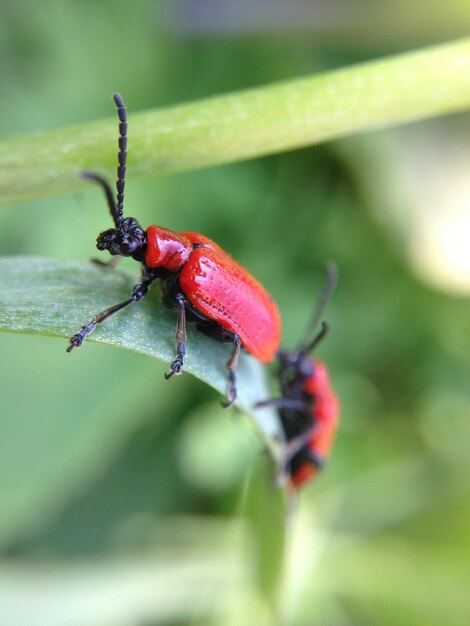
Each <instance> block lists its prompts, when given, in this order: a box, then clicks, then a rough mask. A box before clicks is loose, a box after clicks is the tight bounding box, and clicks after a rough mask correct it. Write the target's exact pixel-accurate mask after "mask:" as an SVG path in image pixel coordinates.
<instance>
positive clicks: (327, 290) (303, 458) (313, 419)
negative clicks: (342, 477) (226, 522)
mask: <svg viewBox="0 0 470 626" xmlns="http://www.w3.org/2000/svg"><path fill="white" fill-rule="evenodd" d="M336 274H337V272H336V266H335V265H334V264H332V263H329V264H328V266H327V280H326V283H325V286H324V288H323V292H322V294H321V296H320V299H319V301H318V303H317V306H316V307H315V311H314V313H313V316H312V319H311V321H310V324H309V326H308V328H307V332H306V338H305V339H304V341H302V344H301V346H300V347H299V348H298V349H297V350H290V351H287V350H280V351H279V354H278V359H279V371H278V374H277V378H278V381H279V386H280V391H281V397H280V398H271V399H269V400H264V401H262V402H258V403H257V406H259V407H260V406H269V405H271V406H276V407H277V408H278V411H279V417H280V420H281V424H282V428H283V430H284V435H285V438H286V444H285V451H284V455H283V459H282V467H281V468H280V472H279V476H278V478H279V481H280V482H283V481H284V480H285V479H286V478H287V480H288V481H289V483H290V485H291V486H292V487H294V488H296V489H297V488H299V487H301V486H302V485H303V484H304V483H306V482H308V481H309V480H310V479H312V478H313V477H314V476H315V475H316V474H317V472H318V470H319V469H321V468H322V467H323V466H324V464H325V462H326V461H327V459H328V457H329V455H330V452H331V448H332V447H333V443H334V439H335V435H336V430H337V427H338V421H339V401H338V398H337V396H336V394H335V392H334V390H333V387H332V384H331V381H330V375H329V373H328V369H327V367H326V366H325V364H324V363H323V362H322V361H319V360H318V359H314V358H313V357H312V356H311V353H312V351H313V350H314V349H315V348H316V346H318V344H319V343H320V341H321V340H322V339H323V338H324V337H325V335H326V333H327V332H328V328H329V327H328V325H327V324H326V322H323V323H322V328H321V330H320V332H319V333H318V334H316V335H315V336H314V337H313V339H308V336H309V335H310V334H311V332H312V330H313V329H314V328H315V327H316V325H317V323H318V321H319V318H320V316H321V314H322V311H323V308H324V306H325V304H326V301H327V299H328V298H329V296H330V294H331V292H332V290H333V288H334V286H335V283H336Z"/></svg>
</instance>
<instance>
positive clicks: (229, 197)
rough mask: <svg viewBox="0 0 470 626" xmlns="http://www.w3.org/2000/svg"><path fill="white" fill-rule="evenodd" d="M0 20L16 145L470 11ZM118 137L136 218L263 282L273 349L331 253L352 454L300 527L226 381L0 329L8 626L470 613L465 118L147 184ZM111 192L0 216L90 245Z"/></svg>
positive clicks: (85, 7)
mask: <svg viewBox="0 0 470 626" xmlns="http://www.w3.org/2000/svg"><path fill="white" fill-rule="evenodd" d="M0 15H1V19H0V74H1V77H2V86H3V88H2V97H1V99H0V129H1V133H2V135H12V134H17V133H28V132H33V131H37V130H46V129H48V128H51V129H52V128H59V127H61V126H66V125H70V124H76V123H79V122H86V121H90V120H94V119H98V118H101V117H105V116H110V115H112V111H113V109H112V101H111V99H110V95H111V94H112V93H113V92H114V91H116V90H119V91H121V93H122V94H123V95H124V97H125V100H126V104H127V106H128V108H129V110H130V111H132V112H135V111H139V110H143V109H145V108H153V107H155V106H160V105H162V106H164V105H171V104H177V103H180V102H184V101H190V100H192V99H196V98H201V97H206V96H210V95H214V94H220V93H224V92H229V91H233V90H237V89H241V88H246V87H251V86H258V85H262V84H265V83H268V82H271V81H275V80H280V79H287V78H293V77H296V76H301V75H304V74H309V73H313V72H316V71H325V70H328V69H333V68H336V67H341V66H344V65H347V64H350V63H354V62H358V61H362V60H368V59H373V58H379V57H381V56H384V55H387V54H394V53H397V52H400V51H404V50H411V49H414V48H417V47H420V46H423V45H427V44H434V43H438V42H441V41H446V40H449V39H452V38H457V37H459V36H463V35H466V34H467V33H468V26H469V24H470V9H469V7H468V2H466V1H465V2H463V1H462V2H458V1H455V0H454V1H450V2H447V3H446V6H445V7H444V8H443V7H442V3H440V2H433V1H431V0H428V1H427V2H423V1H421V2H417V3H413V7H412V8H410V3H408V2H407V3H404V2H400V1H399V2H396V1H395V2H392V1H391V0H390V1H388V0H387V1H382V2H380V3H369V2H365V1H362V2H360V1H357V0H356V1H353V2H342V1H340V0H335V1H329V2H325V1H323V2H320V1H312V2H307V1H305V0H304V1H301V0H293V1H291V2H289V3H287V2H280V1H274V0H273V1H272V2H268V1H267V0H252V1H250V2H246V1H243V2H242V1H239V2H236V3H219V2H215V1H214V0H199V1H195V0H193V1H190V0H186V1H183V0H180V1H178V2H163V1H162V2H156V1H153V2H152V1H151V0H147V1H144V0H134V1H133V2H120V1H117V2H109V1H107V0H93V1H90V0H77V1H75V2H63V1H62V0H45V1H44V2H40V3H39V2H37V3H34V2H32V1H30V0H26V1H24V2H16V1H14V0H3V1H2V4H1V7H0ZM129 134H130V139H129V142H130V146H129V151H130V152H129V155H130V156H129V184H128V189H127V197H126V202H127V207H128V211H129V210H130V209H131V208H132V210H133V211H134V212H135V214H136V215H137V216H138V217H139V218H140V219H141V222H142V223H143V224H150V223H159V224H162V225H164V226H166V227H169V228H171V229H174V230H196V231H199V232H202V233H205V234H207V235H208V236H210V237H211V238H213V239H215V240H216V241H217V242H218V243H219V244H221V245H222V247H224V248H225V249H227V250H228V251H230V252H231V253H232V254H233V255H234V256H235V257H236V258H237V259H239V260H240V261H241V262H242V263H243V264H244V265H245V266H247V267H248V268H250V270H251V271H252V272H253V273H254V274H255V275H256V276H257V277H258V278H259V279H260V280H261V281H262V282H263V283H264V284H265V285H266V286H268V287H269V289H270V291H271V292H272V294H273V295H274V297H275V298H276V300H277V301H278V303H279V306H280V308H281V310H282V312H283V316H284V327H285V328H284V338H283V344H284V345H286V346H291V345H294V344H295V343H296V342H297V341H298V339H299V337H300V335H301V333H302V329H303V327H304V325H305V323H306V321H307V319H308V317H309V314H310V311H311V309H312V306H313V303H314V300H315V297H316V295H317V294H318V291H319V289H320V286H321V283H322V280H323V265H324V261H325V260H326V259H330V258H332V259H335V260H336V261H337V263H338V265H339V268H340V283H339V285H338V288H337V290H336V293H335V294H334V297H333V299H332V301H331V303H330V305H329V308H328V311H327V318H328V320H329V322H330V324H331V326H332V331H331V334H330V336H329V338H328V341H325V343H324V344H323V345H322V346H321V349H320V350H319V356H321V358H322V359H324V360H326V361H327V362H328V364H329V367H330V370H331V373H332V377H333V379H334V381H335V386H336V388H337V391H338V394H339V396H340V398H341V403H342V422H341V429H340V432H339V436H338V441H337V445H336V448H335V450H334V454H333V456H332V459H331V462H330V464H329V467H328V470H327V471H326V472H325V473H324V474H323V475H322V476H321V477H320V478H319V479H318V480H317V481H316V482H315V483H313V484H311V485H310V486H308V487H307V488H305V490H304V491H303V492H302V494H301V496H300V498H299V499H298V501H297V502H295V501H291V502H288V503H287V509H288V514H287V519H285V514H284V512H283V503H282V499H283V497H284V496H283V494H282V493H280V492H276V491H275V490H274V489H273V488H272V486H271V479H272V468H271V467H270V466H269V463H267V462H266V461H267V459H266V455H265V454H264V453H263V449H262V446H261V442H260V440H259V439H258V437H257V435H256V433H255V432H254V430H253V428H252V427H251V425H250V424H249V423H248V422H247V421H246V420H245V419H243V418H242V417H241V415H240V414H238V413H236V412H235V411H226V412H224V411H222V410H221V409H220V406H219V404H218V401H219V398H218V395H217V394H216V393H215V392H214V391H213V390H211V389H209V388H207V387H205V386H204V385H203V384H202V383H200V382H199V381H197V380H195V379H193V378H191V377H190V376H189V375H186V376H183V377H182V378H180V379H178V380H177V381H172V383H171V384H170V383H166V382H165V381H164V380H163V372H164V371H165V367H166V366H165V364H163V363H160V362H158V361H155V360H151V359H148V358H144V357H141V356H138V355H136V354H133V353H126V352H125V351H123V350H116V349H112V348H107V347H103V346H97V345H93V344H91V343H90V344H88V345H87V346H86V349H84V350H82V351H80V352H79V353H77V354H74V355H73V358H72V357H70V356H68V355H66V353H65V344H64V341H61V340H57V339H50V338H45V337H35V336H23V335H8V334H3V335H2V336H1V337H0V346H1V347H0V459H1V460H0V470H1V471H0V554H1V556H0V622H1V623H2V624H8V625H9V626H23V625H24V626H26V625H28V626H29V625H32V624H34V625H44V626H46V625H47V626H62V625H69V624H70V625H74V626H75V625H77V626H79V625H82V624H83V625H85V624H86V625H87V626H90V625H94V624H97V625H98V624H99V625H100V626H103V625H109V626H118V625H119V626H125V625H139V626H151V625H154V624H155V625H157V624H158V625H160V624H165V625H168V626H169V625H172V626H176V625H183V624H192V625H193V624H201V625H202V624H204V625H205V624H207V625H212V624H213V625H216V624H217V625H219V624H223V625H225V624H227V625H232V624H247V623H256V624H271V623H276V621H277V623H282V624H295V625H306V626H308V625H311V624H322V625H323V626H327V625H344V626H349V625H353V624H354V625H355V624H361V625H362V626H365V625H367V624H371V625H372V624H381V626H386V625H393V626H397V625H398V624H406V625H407V626H414V625H424V624H425V625H426V626H433V625H436V626H441V625H442V624H446V625H448V626H451V625H460V624H462V625H464V624H465V625H466V624H468V623H469V620H470V595H469V593H468V589H469V588H470V567H469V555H470V473H469V472H470V455H469V453H468V443H469V437H470V389H469V374H470V357H469V348H470V303H469V299H468V295H469V293H470V246H469V244H468V241H469V232H470V178H469V171H470V148H469V141H468V138H469V136H470V116H469V115H468V114H459V115H453V116H449V117H446V118H442V119H437V120H432V121H426V122H421V123H417V124H414V125H409V126H406V127H403V128H400V129H394V130H388V131H382V132H376V133H370V134H367V135H361V136H357V137H354V138H349V139H345V140H341V141H336V142H334V143H331V144H328V145H322V146H316V147H312V148H310V149H303V150H299V151H293V152H290V153H286V154H280V155H275V156H271V157H267V158H262V159H257V160H253V161H249V162H243V163H237V164H231V165H227V166H223V167H216V168H211V169H206V170H202V171H196V172H191V173H184V174H178V175H175V176H172V177H167V178H152V179H147V180H136V181H134V180H133V178H132V127H130V131H129ZM97 198H98V195H97V194H96V193H95V192H94V191H93V192H92V191H90V192H83V193H76V194H70V195H64V196H60V197H51V198H47V199H45V200H41V201H36V202H29V203H23V204H19V205H15V206H9V207H2V208H1V211H0V222H1V226H0V246H1V254H2V255H29V254H32V255H41V256H48V257H54V258H57V257H61V258H74V259H87V258H89V257H91V256H93V255H94V253H95V249H94V241H95V236H96V233H97V232H99V231H100V230H102V229H103V228H107V227H108V221H109V219H108V216H107V215H106V212H105V209H104V206H103V203H102V201H101V200H102V199H101V197H99V205H98V206H97V202H96V201H97ZM129 267H130V268H131V267H132V265H130V266H129ZM278 571H282V575H280V576H279V577H278V575H277V574H278ZM273 598H275V600H273Z"/></svg>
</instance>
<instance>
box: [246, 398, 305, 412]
mask: <svg viewBox="0 0 470 626" xmlns="http://www.w3.org/2000/svg"><path fill="white" fill-rule="evenodd" d="M265 406H274V407H276V408H278V409H290V410H291V411H304V410H306V409H308V408H309V406H310V405H309V403H308V402H306V401H305V400H296V399H294V398H269V399H268V400H259V401H258V402H256V403H255V405H254V408H255V409H262V408H264V407H265Z"/></svg>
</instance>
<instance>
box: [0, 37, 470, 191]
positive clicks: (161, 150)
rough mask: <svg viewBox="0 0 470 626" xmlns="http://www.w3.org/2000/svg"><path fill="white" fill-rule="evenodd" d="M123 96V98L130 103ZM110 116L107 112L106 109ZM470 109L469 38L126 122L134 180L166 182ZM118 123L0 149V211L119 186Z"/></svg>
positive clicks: (16, 140)
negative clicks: (89, 172) (101, 180)
mask: <svg viewBox="0 0 470 626" xmlns="http://www.w3.org/2000/svg"><path fill="white" fill-rule="evenodd" d="M125 95H126V94H124V96H125ZM110 107H111V103H110ZM469 107H470V38H469V39H464V40H461V41H457V42H454V43H450V44H446V45H441V46H436V47H432V48H427V49H424V50H421V51H418V52H412V53H407V54H402V55H398V56H395V57H391V58H389V59H385V60H380V61H373V62H368V63H363V64H360V65H356V66H352V67H348V68H346V69H341V70H336V71H332V72H328V73H326V74H319V75H316V76H309V77H307V78H301V79H296V80H290V81H286V82H282V83H277V84H273V85H268V86H265V87H260V88H258V89H251V90H247V91H242V92H237V93H233V94H229V95H225V96H219V97H214V98H210V99H207V100H201V101H198V102H194V103H190V104H185V105H181V106H177V107H173V108H168V109H160V110H154V111H150V112H147V113H138V114H134V115H131V116H130V135H129V151H130V173H131V175H149V174H155V173H158V174H168V173H171V172H176V171H180V170H189V169H195V168H198V167H203V166H207V165H216V164H219V163H227V162H232V161H237V160H241V159H246V158H250V157H256V156H261V155H265V154H270V153H274V152H280V151H283V150H287V149H292V148H299V147H302V146H307V145H313V144H316V143H319V142H321V141H326V140H330V139H334V138H338V137H345V136H348V135H351V134H353V133H357V132H363V131H368V130H373V129H377V128H384V127H388V126H396V125H398V124H403V123H405V122H410V121H414V120H419V119H424V118H427V117H432V116H435V115H440V114H443V113H450V112H454V111H459V110H464V109H467V108H469ZM116 134H117V122H116V116H115V115H114V116H113V117H110V118H109V119H108V120H104V121H100V122H93V123H89V124H84V125H81V126H76V127H71V128H66V129H61V130H57V131H50V132H47V133H43V134H40V135H34V136H23V137H13V138H10V139H5V140H3V142H1V144H0V201H1V202H3V203H11V202H14V201H19V200H24V199H28V198H38V197H41V196H46V195H50V194H55V193H61V192H66V191H71V190H74V189H78V188H80V186H81V185H84V184H85V183H84V182H82V181H80V180H79V178H78V175H77V174H78V172H79V171H80V170H81V169H93V170H96V169H99V170H100V171H103V173H106V174H108V175H110V176H114V170H115V160H116Z"/></svg>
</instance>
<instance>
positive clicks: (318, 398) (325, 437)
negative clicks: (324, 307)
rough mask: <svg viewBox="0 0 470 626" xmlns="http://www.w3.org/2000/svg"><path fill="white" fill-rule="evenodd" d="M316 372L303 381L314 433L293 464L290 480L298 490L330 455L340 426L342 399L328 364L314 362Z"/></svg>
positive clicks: (312, 361) (301, 448)
mask: <svg viewBox="0 0 470 626" xmlns="http://www.w3.org/2000/svg"><path fill="white" fill-rule="evenodd" d="M311 365H312V367H313V373H312V374H311V375H310V376H308V377H307V378H306V379H305V380H304V381H303V392H304V399H305V401H306V402H307V403H308V404H309V405H310V406H309V409H310V416H309V419H308V420H306V422H308V421H309V422H310V426H311V428H312V432H311V434H310V436H309V437H308V440H307V441H306V442H305V444H304V445H303V446H302V447H300V449H299V450H298V451H297V452H296V453H295V454H294V456H293V457H292V459H291V461H290V480H291V482H292V484H293V485H294V486H295V487H296V488H298V487H301V486H302V485H303V484H304V483H305V482H307V481H309V480H311V479H312V478H313V477H314V476H315V474H316V473H317V472H318V470H319V469H320V468H321V467H322V466H323V465H324V463H325V462H326V460H327V459H328V457H329V456H330V453H331V449H332V447H333V444H334V440H335V436H336V430H337V428H338V423H339V400H338V397H337V396H336V394H335V392H334V391H333V388H332V386H331V382H330V376H329V374H328V370H327V368H326V366H325V364H324V363H322V362H321V361H318V360H314V359H311Z"/></svg>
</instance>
